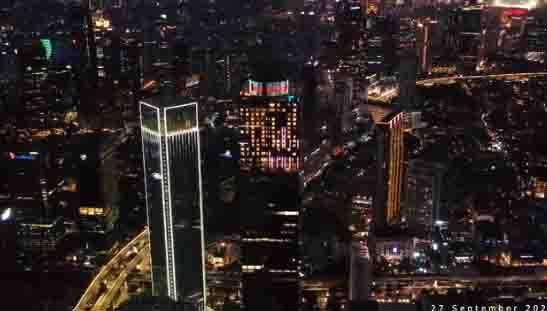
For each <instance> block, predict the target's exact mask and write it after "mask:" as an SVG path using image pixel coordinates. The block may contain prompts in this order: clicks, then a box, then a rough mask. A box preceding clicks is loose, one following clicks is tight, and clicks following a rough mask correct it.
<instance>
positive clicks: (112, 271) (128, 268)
mask: <svg viewBox="0 0 547 311" xmlns="http://www.w3.org/2000/svg"><path fill="white" fill-rule="evenodd" d="M149 254H150V243H149V240H148V229H144V230H143V231H142V232H141V233H139V234H138V235H137V236H136V237H135V238H133V239H132V240H131V241H129V242H128V243H127V244H126V245H125V246H124V247H123V248H122V249H120V250H119V251H118V252H117V253H116V255H114V257H112V259H110V260H109V261H108V263H106V264H105V265H104V266H103V267H101V269H100V270H99V273H97V275H96V276H95V277H94V278H93V280H92V281H91V283H90V284H89V286H88V287H87V288H86V290H85V292H84V294H83V295H82V297H81V298H80V300H79V301H78V303H77V304H76V306H75V307H74V308H73V311H95V310H101V311H103V310H105V307H108V306H109V305H110V304H111V303H112V302H113V300H114V299H115V294H117V293H119V290H120V288H121V286H122V285H123V284H124V283H125V280H126V279H127V277H128V276H129V274H130V273H131V272H132V271H133V269H134V268H135V267H136V266H137V265H138V264H140V263H142V262H143V261H144V260H149V256H150V255H149Z"/></svg>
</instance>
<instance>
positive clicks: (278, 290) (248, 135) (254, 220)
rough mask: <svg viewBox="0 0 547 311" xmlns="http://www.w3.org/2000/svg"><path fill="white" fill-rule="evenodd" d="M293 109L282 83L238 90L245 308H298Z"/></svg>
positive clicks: (292, 98) (298, 165)
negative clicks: (239, 98)
mask: <svg viewBox="0 0 547 311" xmlns="http://www.w3.org/2000/svg"><path fill="white" fill-rule="evenodd" d="M299 112H300V107H299V103H298V99H297V97H295V96H291V95H289V82H288V81H280V82H256V81H252V80H250V81H248V82H247V83H246V84H245V86H244V88H243V90H242V92H241V103H240V105H239V124H240V133H241V135H242V139H241V141H240V152H241V157H240V159H241V169H242V172H243V174H242V184H241V189H242V191H243V194H242V195H241V197H242V201H241V206H242V215H241V222H242V256H241V261H242V272H243V304H244V306H245V308H246V309H249V310H258V309H262V310H287V311H289V310H297V309H298V303H299V277H300V264H301V261H300V256H299V244H298V241H299V228H300V203H301V202H300V200H301V198H300V191H301V185H300V184H301V180H300V176H299V174H298V173H299V169H300V168H301V162H300V161H301V160H300V157H301V153H300V141H299V130H298V129H299V124H298V122H299Z"/></svg>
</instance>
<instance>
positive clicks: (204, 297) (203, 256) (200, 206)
mask: <svg viewBox="0 0 547 311" xmlns="http://www.w3.org/2000/svg"><path fill="white" fill-rule="evenodd" d="M195 109H196V128H197V131H196V140H197V155H198V157H197V158H198V163H197V164H198V181H199V183H198V187H199V188H198V189H199V218H200V222H199V225H200V231H201V232H200V233H201V277H202V286H203V310H207V285H206V284H207V283H206V282H207V280H206V276H205V228H204V224H203V222H204V219H203V191H202V190H203V189H202V179H201V143H200V135H199V118H198V105H197V103H195Z"/></svg>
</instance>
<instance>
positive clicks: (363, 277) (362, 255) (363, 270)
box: [349, 241, 372, 302]
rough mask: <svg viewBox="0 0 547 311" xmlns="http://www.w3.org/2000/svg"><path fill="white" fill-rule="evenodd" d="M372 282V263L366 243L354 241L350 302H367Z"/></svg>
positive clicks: (351, 260) (351, 259)
mask: <svg viewBox="0 0 547 311" xmlns="http://www.w3.org/2000/svg"><path fill="white" fill-rule="evenodd" d="M371 281H372V273H371V262H370V255H369V250H368V245H367V243H366V242H365V241H354V242H352V243H351V247H350V275H349V300H350V301H360V302H362V301H367V300H368V299H369V294H370V284H371Z"/></svg>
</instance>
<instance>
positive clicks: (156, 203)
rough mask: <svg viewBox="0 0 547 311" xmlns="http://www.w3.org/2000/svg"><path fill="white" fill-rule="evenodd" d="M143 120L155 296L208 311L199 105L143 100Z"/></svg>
mask: <svg viewBox="0 0 547 311" xmlns="http://www.w3.org/2000/svg"><path fill="white" fill-rule="evenodd" d="M140 115H141V131H142V133H141V135H142V144H143V162H144V175H145V187H146V188H145V191H146V206H147V211H148V224H149V226H150V232H151V235H150V242H151V253H152V281H153V294H154V295H155V296H164V297H169V298H170V299H172V300H175V301H179V302H181V303H182V304H184V306H185V310H205V306H206V281H205V272H204V267H205V249H204V223H203V195H202V178H201V176H202V173H201V153H200V152H201V151H200V133H199V121H198V104H197V103H196V102H188V103H184V102H183V103H181V100H178V99H176V98H175V97H174V96H173V97H169V96H166V95H162V96H159V97H154V98H151V99H148V100H144V101H141V102H140ZM186 308H187V309H186Z"/></svg>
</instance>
